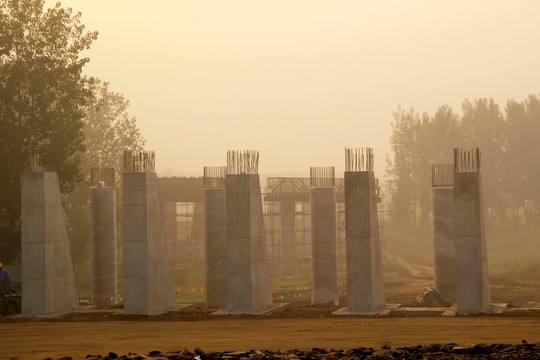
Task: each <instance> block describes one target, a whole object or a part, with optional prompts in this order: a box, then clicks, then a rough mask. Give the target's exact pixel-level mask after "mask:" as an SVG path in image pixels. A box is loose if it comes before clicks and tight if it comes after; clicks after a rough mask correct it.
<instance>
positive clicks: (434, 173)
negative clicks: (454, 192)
mask: <svg viewBox="0 0 540 360" xmlns="http://www.w3.org/2000/svg"><path fill="white" fill-rule="evenodd" d="M431 186H432V187H442V186H454V165H453V164H433V165H431Z"/></svg>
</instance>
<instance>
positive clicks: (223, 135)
mask: <svg viewBox="0 0 540 360" xmlns="http://www.w3.org/2000/svg"><path fill="white" fill-rule="evenodd" d="M53 3H54V1H48V2H47V4H48V5H52V4H53ZM62 4H63V5H64V6H67V7H72V8H73V9H74V10H76V11H81V12H82V13H83V17H82V20H83V23H84V24H85V25H86V26H87V28H88V29H89V30H97V31H99V38H98V40H97V41H96V42H95V43H94V45H93V46H92V49H91V50H90V51H88V52H87V53H86V55H87V56H89V57H90V58H91V62H90V63H89V64H88V65H87V66H86V68H85V73H86V74H88V75H92V76H97V77H99V78H101V79H102V80H105V81H108V82H110V83H111V88H112V89H113V90H114V91H118V92H120V93H122V94H124V95H125V97H126V98H128V99H129V100H130V102H131V106H130V110H129V111H130V114H131V115H132V116H135V117H136V118H137V122H138V125H139V127H140V129H141V131H142V133H143V135H144V137H145V138H146V140H147V148H148V149H149V150H154V151H155V152H156V159H157V160H156V162H157V170H158V173H160V174H161V175H186V176H199V175H201V174H202V168H203V166H215V165H225V161H226V151H227V150H237V149H238V150H243V149H254V150H259V151H260V163H259V172H260V173H261V174H267V175H281V176H287V175H289V174H290V175H300V176H307V175H308V174H309V167H310V166H329V165H334V166H336V171H337V174H339V172H342V171H343V169H344V165H343V163H344V148H345V147H362V146H370V147H373V148H374V152H375V172H376V175H377V176H381V177H384V167H385V156H386V154H389V153H390V146H389V143H388V140H389V138H390V133H391V125H390V123H391V121H392V112H393V111H394V110H395V109H396V108H397V106H399V105H401V106H402V107H404V108H410V107H413V108H415V109H417V110H420V111H428V112H429V113H433V112H434V111H435V110H436V109H437V108H438V107H439V106H440V105H444V104H449V105H450V106H452V107H453V108H454V110H456V111H460V106H461V103H462V101H463V99H465V98H478V97H493V98H494V99H495V100H496V101H497V102H499V103H500V104H501V105H503V106H504V103H505V102H506V100H507V99H510V98H514V99H516V100H522V99H523V98H524V97H526V96H527V95H528V94H531V93H536V94H538V93H540V46H539V43H540V40H539V39H540V38H539V34H540V1H536V0H520V1H499V0H489V1H488V0H477V1H470V0H469V1H462V0H458V1H456V0H453V1H439V0H409V1H404V0H380V1H374V0H369V1H368V0H356V1H340V0H336V1H330V0H327V1H322V0H305V1H304V0H298V1H294V0H289V1H281V0H272V1H258V0H246V1H234V0H215V1H209V0H184V1H178V0H177V1H173V0H170V1H154V2H148V1H134V0H131V1H125V0H114V1H111V0H107V1H105V0H92V1H89V0H64V1H62ZM449 151H451V149H449Z"/></svg>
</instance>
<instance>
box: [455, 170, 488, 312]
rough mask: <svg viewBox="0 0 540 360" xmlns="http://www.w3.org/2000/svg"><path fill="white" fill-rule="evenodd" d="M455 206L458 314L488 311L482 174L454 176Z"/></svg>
mask: <svg viewBox="0 0 540 360" xmlns="http://www.w3.org/2000/svg"><path fill="white" fill-rule="evenodd" d="M454 206H455V209H454V214H455V237H456V274H457V297H458V299H457V306H458V311H460V312H463V313H482V312H487V311H488V310H489V307H490V302H491V300H490V291H489V275H488V263H487V251H486V241H485V231H484V212H483V203H482V188H481V177H480V173H479V172H456V173H454Z"/></svg>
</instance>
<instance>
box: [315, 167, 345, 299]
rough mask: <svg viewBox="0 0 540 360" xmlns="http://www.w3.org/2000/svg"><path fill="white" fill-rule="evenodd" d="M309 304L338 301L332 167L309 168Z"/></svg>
mask: <svg viewBox="0 0 540 360" xmlns="http://www.w3.org/2000/svg"><path fill="white" fill-rule="evenodd" d="M310 202H311V250H312V255H311V267H312V273H313V289H312V294H311V303H312V304H326V303H328V302H333V303H334V304H335V305H337V304H338V303H339V291H338V278H337V224H336V188H335V170H334V167H333V166H332V167H312V168H311V169H310Z"/></svg>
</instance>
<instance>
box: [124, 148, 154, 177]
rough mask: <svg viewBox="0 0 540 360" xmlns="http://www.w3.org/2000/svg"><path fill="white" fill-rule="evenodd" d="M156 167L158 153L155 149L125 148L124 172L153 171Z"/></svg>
mask: <svg viewBox="0 0 540 360" xmlns="http://www.w3.org/2000/svg"><path fill="white" fill-rule="evenodd" d="M155 167H156V155H155V154H154V152H153V151H145V150H141V151H131V150H124V172H127V173H134V172H140V173H153V172H155V171H156V170H155Z"/></svg>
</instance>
